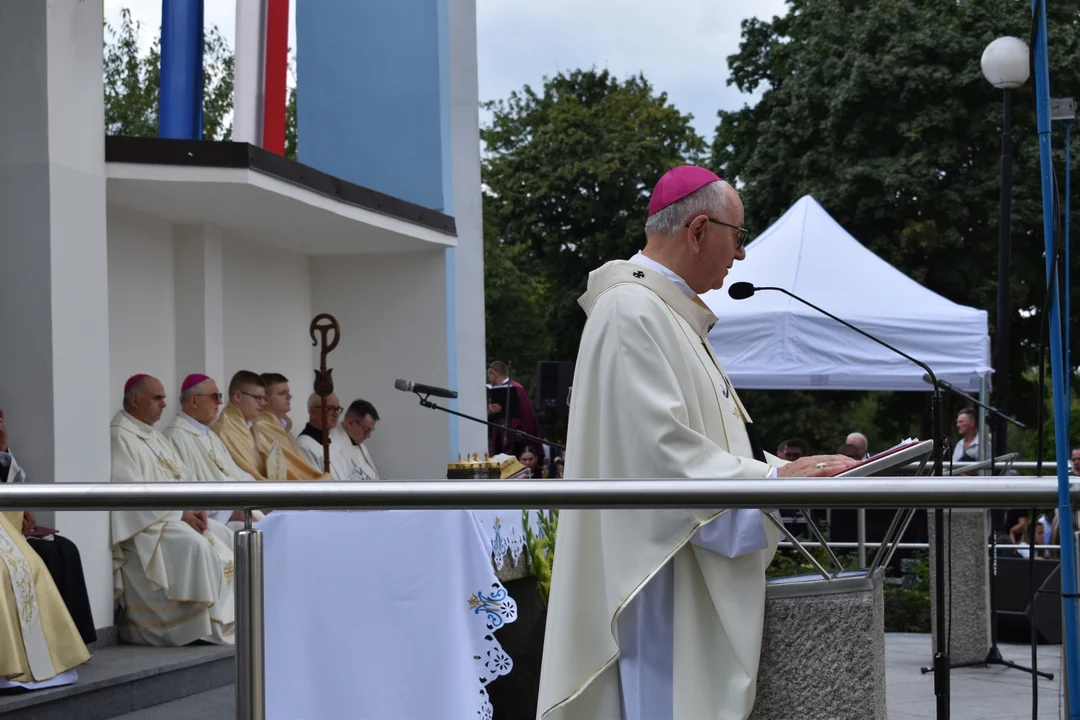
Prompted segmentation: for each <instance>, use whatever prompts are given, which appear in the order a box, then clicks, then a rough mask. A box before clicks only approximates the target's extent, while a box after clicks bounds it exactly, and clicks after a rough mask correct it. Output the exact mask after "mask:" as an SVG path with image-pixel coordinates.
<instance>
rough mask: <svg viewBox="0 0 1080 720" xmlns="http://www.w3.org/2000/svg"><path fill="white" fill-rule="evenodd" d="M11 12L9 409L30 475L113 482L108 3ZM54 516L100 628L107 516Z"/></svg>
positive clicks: (3, 137)
mask: <svg viewBox="0 0 1080 720" xmlns="http://www.w3.org/2000/svg"><path fill="white" fill-rule="evenodd" d="M2 8H3V9H2V10H0V67H2V68H4V70H3V71H0V97H4V98H18V101H17V102H8V103H5V105H4V109H3V111H0V326H2V327H3V332H4V352H3V353H2V354H0V409H3V410H4V411H5V415H6V420H7V423H8V425H9V429H10V435H11V437H10V440H11V443H12V448H13V450H15V452H16V453H18V457H19V459H20V462H21V464H22V465H23V466H24V468H25V469H26V472H27V476H28V478H29V480H30V481H31V482H80V481H83V482H85V481H97V482H102V481H104V480H106V479H107V478H108V473H109V450H108V442H109V435H108V386H107V385H106V383H105V379H106V377H107V375H108V363H109V355H108V353H109V348H108V344H107V337H108V335H109V329H108V314H109V313H108V291H107V289H106V283H107V271H106V226H105V144H104V138H105V129H104V117H105V115H104V109H103V102H104V96H103V94H102V91H101V63H102V54H101V3H100V2H99V3H96V6H95V3H86V2H75V1H74V0H63V1H56V2H50V3H40V2H16V3H12V2H4V3H3V5H2ZM31 509H33V508H31ZM46 516H47V513H42V518H45V517H46ZM54 522H55V523H56V526H57V527H59V528H61V529H62V530H63V532H64V534H65V535H66V536H68V537H70V538H71V539H72V540H73V541H74V542H75V543H76V544H77V545H78V546H79V549H80V551H81V554H82V558H83V565H84V568H85V569H86V570H87V586H88V590H89V595H90V603H91V608H92V609H93V612H94V619H95V622H96V623H97V624H98V626H104V625H111V624H112V588H111V585H112V584H111V573H110V572H109V562H110V561H109V550H108V544H107V542H108V541H107V538H108V528H109V525H108V516H107V515H106V514H105V513H101V512H95V513H73V512H66V511H65V512H58V513H56V516H55V519H54ZM50 524H51V523H50Z"/></svg>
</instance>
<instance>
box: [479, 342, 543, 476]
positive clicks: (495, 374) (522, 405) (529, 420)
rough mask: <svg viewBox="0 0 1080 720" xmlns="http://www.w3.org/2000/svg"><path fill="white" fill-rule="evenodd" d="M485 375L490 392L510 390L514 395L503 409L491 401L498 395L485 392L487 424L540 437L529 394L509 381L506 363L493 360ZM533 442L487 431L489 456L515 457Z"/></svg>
mask: <svg viewBox="0 0 1080 720" xmlns="http://www.w3.org/2000/svg"><path fill="white" fill-rule="evenodd" d="M487 372H488V383H489V384H488V388H489V390H491V389H494V390H498V389H500V388H509V392H510V393H513V397H510V398H509V400H510V402H509V405H508V406H504V404H503V403H501V402H498V401H496V400H495V399H494V398H496V397H498V396H499V394H500V393H492V392H489V393H488V398H489V402H488V422H493V423H496V424H498V425H505V426H507V427H510V428H513V429H514V430H521V431H522V432H525V433H528V434H529V435H534V436H537V437H539V436H540V423H539V422H537V420H536V411H535V410H534V409H533V404H532V401H531V400H530V399H529V393H528V392H526V391H525V388H524V387H522V386H521V383H519V382H515V381H513V380H511V379H510V370H509V368H507V367H506V363H504V362H503V361H501V360H496V361H495V362H493V363H491V365H489V366H488V371H487ZM535 443H536V441H535V440H529V439H528V438H523V437H521V436H519V435H517V434H515V433H512V432H509V431H506V430H500V429H498V428H493V427H489V428H488V452H490V453H491V454H492V455H498V454H499V453H506V454H508V455H513V456H515V457H517V456H518V455H519V454H520V453H521V452H522V451H523V450H524V449H525V446H526V445H533V444H535Z"/></svg>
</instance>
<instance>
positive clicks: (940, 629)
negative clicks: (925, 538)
mask: <svg viewBox="0 0 1080 720" xmlns="http://www.w3.org/2000/svg"><path fill="white" fill-rule="evenodd" d="M753 290H754V292H757V291H758V290H776V291H777V292H781V293H783V294H784V295H787V296H788V297H789V298H792V299H794V300H798V301H799V302H801V303H802V304H803V305H806V306H807V307H809V308H811V309H813V310H817V311H818V312H819V313H821V314H822V315H824V316H825V317H827V318H831V319H832V320H835V321H836V322H838V323H840V324H841V325H843V326H844V327H846V328H848V329H849V330H854V331H855V332H857V333H859V334H860V335H862V336H863V337H865V338H868V339H870V340H873V341H874V342H876V343H877V344H878V345H881V346H882V347H884V348H886V349H888V350H892V351H893V352H894V353H896V354H897V355H899V356H900V357H903V358H906V359H908V360H910V361H911V362H913V363H914V364H916V365H918V366H919V367H921V368H922V369H923V370H925V371H926V374H927V375H928V376H929V377H930V384H931V385H932V386H933V392H932V393H931V395H930V417H931V421H930V423H931V425H932V426H933V433H934V437H933V441H934V446H933V451H932V452H931V453H930V458H931V459H932V460H933V462H934V466H933V467H934V469H933V471H932V475H933V476H934V477H939V478H940V477H942V476H943V475H944V467H943V464H942V461H943V459H944V454H945V452H944V450H945V442H944V441H945V410H944V409H943V406H942V400H941V383H940V382H939V381H938V379H937V375H935V374H934V371H933V370H931V369H930V366H929V365H927V364H926V363H924V362H923V361H921V360H916V359H915V358H913V357H911V356H910V355H908V354H907V353H906V352H903V351H902V350H899V349H897V348H894V347H893V346H892V345H890V344H889V343H887V342H885V341H884V340H879V339H878V338H876V337H874V336H873V335H871V334H870V333H868V332H866V331H864V330H860V329H859V328H857V327H855V326H854V325H852V324H851V323H849V322H848V321H847V320H842V319H841V318H838V317H837V316H835V315H833V314H832V313H831V312H828V311H826V310H822V309H821V308H819V307H818V306H817V305H814V304H813V303H810V302H807V301H806V300H803V299H802V298H801V297H799V296H798V295H794V294H793V293H790V292H788V291H787V290H785V289H784V288H779V287H754V288H753ZM736 299H738V298H736ZM934 525H935V533H934V550H935V553H934V573H935V574H936V575H937V578H938V583H937V592H936V593H935V597H934V610H935V611H936V614H937V628H936V630H937V632H936V633H935V637H936V640H937V648H936V652H935V653H934V664H933V673H934V696H935V698H936V700H937V703H936V705H937V717H938V719H939V720H947V719H948V717H949V697H950V689H949V669H950V667H951V664H952V663H951V662H950V660H949V647H948V644H947V638H946V632H945V626H946V622H947V620H946V615H945V540H944V532H945V511H944V510H943V509H942V508H935V509H934ZM924 672H925V670H924Z"/></svg>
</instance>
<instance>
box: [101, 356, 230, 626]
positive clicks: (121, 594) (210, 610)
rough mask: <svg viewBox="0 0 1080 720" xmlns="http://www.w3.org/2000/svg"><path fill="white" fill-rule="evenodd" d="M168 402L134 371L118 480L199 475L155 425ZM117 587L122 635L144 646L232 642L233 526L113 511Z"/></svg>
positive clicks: (198, 515) (121, 424)
mask: <svg viewBox="0 0 1080 720" xmlns="http://www.w3.org/2000/svg"><path fill="white" fill-rule="evenodd" d="M164 407H165V392H164V388H163V387H162V385H161V383H160V382H159V381H157V380H156V379H155V378H152V377H149V376H138V375H137V376H134V377H133V378H132V379H131V380H129V381H128V383H127V385H126V386H125V392H124V409H123V410H121V411H120V412H119V413H117V414H116V416H115V417H114V418H113V421H112V424H111V426H110V428H109V430H110V438H111V445H112V481H113V482H138V483H151V482H176V481H182V480H187V481H190V480H191V479H192V475H191V472H190V471H189V470H188V469H187V468H186V467H185V466H184V464H183V462H182V461H181V460H180V457H179V455H178V454H177V452H176V449H175V448H174V447H173V445H172V443H171V442H169V440H168V438H166V437H165V436H164V435H162V434H161V433H159V432H158V431H157V430H155V429H154V427H153V423H154V422H156V421H157V420H158V419H159V418H160V417H161V411H162V410H163V409H164ZM110 515H111V520H112V546H113V591H114V593H115V596H116V598H117V600H118V602H119V604H120V607H121V608H122V609H123V618H122V622H121V624H120V626H119V631H120V636H121V638H122V639H124V640H125V641H127V642H131V643H135V644H139V645H187V644H190V643H192V642H195V641H197V640H202V641H205V642H211V643H218V644H232V643H233V642H234V640H233V631H234V622H235V608H234V604H233V549H232V531H230V530H229V529H228V528H226V527H225V526H224V525H222V524H221V523H220V522H218V521H217V520H215V519H213V518H211V517H208V516H207V514H206V512H205V511H184V512H181V511H179V510H114V511H112V512H111V514H110Z"/></svg>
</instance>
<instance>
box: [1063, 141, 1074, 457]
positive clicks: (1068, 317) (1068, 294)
mask: <svg viewBox="0 0 1080 720" xmlns="http://www.w3.org/2000/svg"><path fill="white" fill-rule="evenodd" d="M1071 194H1072V121H1071V120H1070V121H1069V122H1067V123H1065V234H1064V237H1063V238H1062V241H1063V242H1064V243H1065V247H1064V248H1063V249H1064V251H1065V277H1063V278H1061V282H1062V283H1064V285H1065V292H1064V293H1062V295H1063V296H1064V297H1065V325H1064V333H1065V337H1064V341H1063V342H1064V348H1065V372H1064V374H1063V375H1064V380H1065V397H1066V398H1068V399H1069V405H1070V407H1069V412H1068V413H1066V415H1065V417H1066V418H1068V419H1069V421H1070V423H1071V422H1072V387H1071V380H1072V357H1071V356H1070V353H1071V351H1070V348H1071V347H1072V345H1071V344H1070V342H1069V335H1070V333H1069V326H1070V325H1071V324H1072V259H1071V258H1070V253H1069V217H1070V216H1069V196H1070V195H1071ZM1069 430H1071V428H1069ZM1067 435H1068V433H1066V436H1067ZM1070 452H1071V448H1070Z"/></svg>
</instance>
